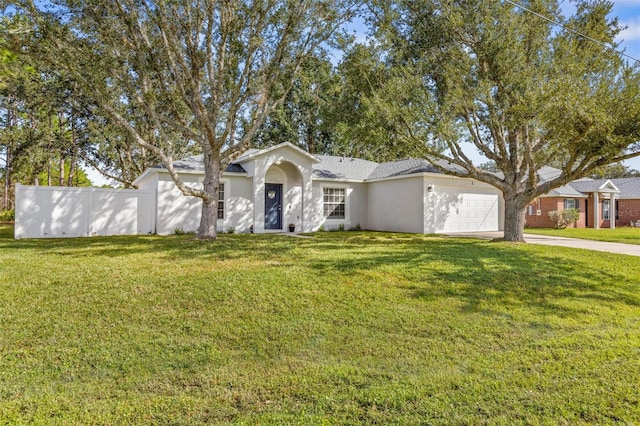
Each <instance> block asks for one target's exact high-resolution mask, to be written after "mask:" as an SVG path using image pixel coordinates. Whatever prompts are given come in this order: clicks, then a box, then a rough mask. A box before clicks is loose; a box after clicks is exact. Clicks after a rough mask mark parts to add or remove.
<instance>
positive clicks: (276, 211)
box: [264, 183, 282, 229]
mask: <svg viewBox="0 0 640 426" xmlns="http://www.w3.org/2000/svg"><path fill="white" fill-rule="evenodd" d="M264 229H282V184H280V183H267V184H265V185H264Z"/></svg>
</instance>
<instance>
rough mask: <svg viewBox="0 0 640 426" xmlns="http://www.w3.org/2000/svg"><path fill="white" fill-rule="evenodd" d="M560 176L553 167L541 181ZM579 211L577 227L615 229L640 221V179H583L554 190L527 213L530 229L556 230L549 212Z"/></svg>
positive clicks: (543, 175) (529, 207)
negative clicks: (553, 228)
mask: <svg viewBox="0 0 640 426" xmlns="http://www.w3.org/2000/svg"><path fill="white" fill-rule="evenodd" d="M559 173H560V171H559V170H557V169H553V168H551V167H548V168H544V169H543V170H542V171H541V174H540V177H541V180H543V181H544V180H545V179H547V180H548V179H552V178H553V177H555V176H557V175H558V174H559ZM566 209H577V210H578V211H579V212H580V217H579V219H578V220H577V221H576V223H575V224H573V225H571V226H572V227H575V228H615V227H616V226H629V225H630V223H631V222H634V224H635V223H636V222H637V221H639V220H640V178H620V179H598V180H593V179H587V178H585V179H579V180H576V181H573V182H570V183H568V184H567V185H564V186H562V187H560V188H556V189H554V190H552V191H550V192H549V193H548V194H546V195H543V196H541V197H539V198H537V199H536V200H534V201H533V202H532V203H531V204H529V206H528V208H527V213H526V223H527V227H530V228H552V227H553V222H552V221H551V219H550V218H549V212H550V211H553V210H566Z"/></svg>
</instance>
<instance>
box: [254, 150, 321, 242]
mask: <svg viewBox="0 0 640 426" xmlns="http://www.w3.org/2000/svg"><path fill="white" fill-rule="evenodd" d="M274 165H275V166H282V168H283V170H285V172H286V173H287V182H288V184H287V187H283V190H284V191H285V193H284V194H283V200H282V201H283V208H284V209H285V211H284V212H283V218H282V220H283V230H284V229H286V227H287V225H288V224H289V223H295V224H296V225H298V224H299V225H300V227H296V230H300V231H304V232H309V231H312V230H313V220H311V219H310V218H312V215H313V208H314V207H313V191H312V184H311V175H312V172H313V169H312V160H311V158H310V157H309V156H308V155H305V154H303V153H302V152H299V151H298V150H296V149H293V148H290V147H284V148H282V149H277V150H273V151H270V152H267V153H265V154H263V155H260V156H257V157H256V158H254V159H252V160H249V161H246V162H243V163H242V167H244V169H245V170H246V171H247V175H248V177H251V178H253V179H252V181H253V187H252V194H254V198H253V199H255V200H256V202H255V205H254V208H253V226H254V230H255V232H256V233H261V232H264V221H265V214H264V199H265V192H264V186H265V183H267V181H266V176H267V172H268V171H269V169H270V168H271V167H272V166H274ZM290 180H291V182H289V181H290ZM293 182H295V185H291V184H290V183H293ZM294 186H298V187H299V191H300V192H299V193H297V194H296V193H294V192H291V193H288V189H287V188H292V187H294ZM287 195H288V196H290V197H293V198H290V199H289V200H287V198H286V197H287ZM296 197H298V198H299V200H295V198H296ZM287 203H289V204H287ZM299 212H300V213H299ZM298 216H300V218H298Z"/></svg>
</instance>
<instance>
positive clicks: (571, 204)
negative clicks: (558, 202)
mask: <svg viewBox="0 0 640 426" xmlns="http://www.w3.org/2000/svg"><path fill="white" fill-rule="evenodd" d="M577 208H578V200H576V199H575V198H565V199H564V209H565V210H569V209H577Z"/></svg>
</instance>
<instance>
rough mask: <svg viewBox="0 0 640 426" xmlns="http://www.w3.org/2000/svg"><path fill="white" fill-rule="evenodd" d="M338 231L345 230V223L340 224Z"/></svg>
mask: <svg viewBox="0 0 640 426" xmlns="http://www.w3.org/2000/svg"><path fill="white" fill-rule="evenodd" d="M338 231H344V224H342V223H341V224H340V225H338Z"/></svg>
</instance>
